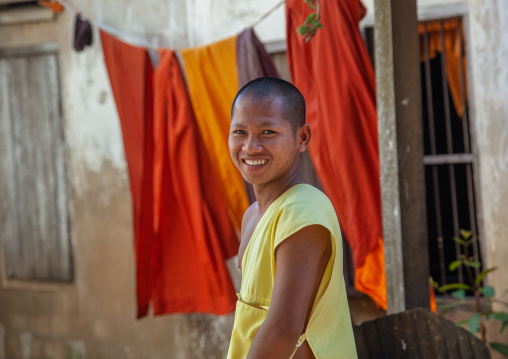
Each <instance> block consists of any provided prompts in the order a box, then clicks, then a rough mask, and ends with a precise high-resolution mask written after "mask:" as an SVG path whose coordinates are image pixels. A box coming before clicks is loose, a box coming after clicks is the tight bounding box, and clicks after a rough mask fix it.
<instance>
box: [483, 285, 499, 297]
mask: <svg viewBox="0 0 508 359" xmlns="http://www.w3.org/2000/svg"><path fill="white" fill-rule="evenodd" d="M480 293H482V294H483V295H484V296H486V297H489V298H494V296H495V295H496V291H495V290H494V288H493V287H492V286H490V285H487V286H485V287H482V288H480Z"/></svg>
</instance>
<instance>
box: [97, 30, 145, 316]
mask: <svg viewBox="0 0 508 359" xmlns="http://www.w3.org/2000/svg"><path fill="white" fill-rule="evenodd" d="M101 41H102V48H103V52H104V61H105V62H106V67H107V69H108V73H109V80H110V83H111V88H112V90H113V95H114V97H115V101H116V106H117V110H118V116H119V117H120V123H121V126H122V135H123V142H124V149H125V158H126V160H127V165H128V167H129V178H130V186H131V195H132V207H133V226H134V247H135V253H136V269H137V271H136V283H137V288H136V294H137V303H138V304H137V316H138V318H139V317H142V316H144V315H146V314H147V312H148V307H149V303H150V296H151V288H152V281H151V269H150V262H151V255H152V250H153V248H152V245H153V239H154V237H153V235H154V233H153V201H152V198H153V197H152V192H153V189H152V183H153V171H152V169H153V113H152V110H153V106H152V104H153V98H152V95H153V94H152V88H153V86H152V75H153V68H152V63H151V61H150V58H149V57H148V53H147V51H146V50H145V49H142V48H138V47H134V46H131V45H128V44H125V43H123V42H121V41H118V40H117V39H116V38H114V37H112V36H111V35H108V34H107V33H105V32H102V31H101Z"/></svg>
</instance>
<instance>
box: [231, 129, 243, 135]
mask: <svg viewBox="0 0 508 359" xmlns="http://www.w3.org/2000/svg"><path fill="white" fill-rule="evenodd" d="M233 133H234V134H235V135H244V134H245V131H244V130H235V131H233Z"/></svg>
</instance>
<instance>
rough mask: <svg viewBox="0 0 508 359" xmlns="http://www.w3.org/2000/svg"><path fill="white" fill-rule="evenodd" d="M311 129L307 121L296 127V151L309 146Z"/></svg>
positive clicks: (301, 150) (302, 150)
mask: <svg viewBox="0 0 508 359" xmlns="http://www.w3.org/2000/svg"><path fill="white" fill-rule="evenodd" d="M311 135H312V131H311V130H310V126H309V124H308V123H306V124H304V125H303V126H301V127H300V128H299V129H298V152H305V150H306V149H307V147H308V146H309V142H310V138H311Z"/></svg>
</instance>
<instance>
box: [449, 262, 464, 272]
mask: <svg viewBox="0 0 508 359" xmlns="http://www.w3.org/2000/svg"><path fill="white" fill-rule="evenodd" d="M461 265H462V260H456V261H453V262H451V263H450V265H449V266H448V269H449V270H450V272H453V271H454V270H455V269H457V268H458V267H460V266H461Z"/></svg>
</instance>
